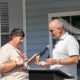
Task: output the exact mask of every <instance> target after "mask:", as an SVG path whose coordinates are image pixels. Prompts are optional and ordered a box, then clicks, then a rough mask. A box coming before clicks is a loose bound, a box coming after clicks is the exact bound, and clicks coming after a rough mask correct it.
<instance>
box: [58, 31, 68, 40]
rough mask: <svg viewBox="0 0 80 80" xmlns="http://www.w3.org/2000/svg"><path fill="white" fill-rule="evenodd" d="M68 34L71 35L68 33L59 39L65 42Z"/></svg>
mask: <svg viewBox="0 0 80 80" xmlns="http://www.w3.org/2000/svg"><path fill="white" fill-rule="evenodd" d="M68 34H69V33H68V32H66V33H65V34H64V35H63V36H61V37H60V39H59V40H64V39H65V38H66V37H67V36H68Z"/></svg>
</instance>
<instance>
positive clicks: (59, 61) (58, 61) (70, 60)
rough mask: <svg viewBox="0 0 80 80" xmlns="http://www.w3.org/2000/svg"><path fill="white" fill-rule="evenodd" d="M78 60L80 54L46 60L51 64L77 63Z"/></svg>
mask: <svg viewBox="0 0 80 80" xmlns="http://www.w3.org/2000/svg"><path fill="white" fill-rule="evenodd" d="M78 60H79V58H78V56H71V57H69V58H65V59H54V58H49V59H47V60H46V62H47V63H48V64H49V65H54V64H61V65H69V64H77V63H78Z"/></svg>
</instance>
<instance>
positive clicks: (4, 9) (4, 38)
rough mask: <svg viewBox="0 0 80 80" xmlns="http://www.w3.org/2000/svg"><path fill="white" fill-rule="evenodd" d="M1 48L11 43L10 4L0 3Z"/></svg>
mask: <svg viewBox="0 0 80 80" xmlns="http://www.w3.org/2000/svg"><path fill="white" fill-rule="evenodd" d="M0 20H1V21H0V23H1V27H0V28H1V30H0V31H1V32H0V34H1V40H0V41H1V46H2V45H4V44H5V43H7V42H8V41H9V20H8V3H0Z"/></svg>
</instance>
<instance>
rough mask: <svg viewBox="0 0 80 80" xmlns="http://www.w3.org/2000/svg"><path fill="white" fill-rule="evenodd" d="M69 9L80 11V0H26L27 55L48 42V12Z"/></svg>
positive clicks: (37, 51) (68, 10)
mask: <svg viewBox="0 0 80 80" xmlns="http://www.w3.org/2000/svg"><path fill="white" fill-rule="evenodd" d="M71 11H80V0H26V13H27V15H26V16H27V17H26V19H27V22H26V26H27V43H28V44H27V47H28V49H27V52H28V55H29V56H31V55H32V54H34V53H39V52H40V51H41V50H43V48H44V47H45V46H46V45H47V44H48V43H49V32H48V13H57V12H71ZM45 58H46V57H45ZM78 74H80V71H79V68H78Z"/></svg>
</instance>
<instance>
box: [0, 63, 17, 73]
mask: <svg viewBox="0 0 80 80" xmlns="http://www.w3.org/2000/svg"><path fill="white" fill-rule="evenodd" d="M16 65H17V64H16V62H10V63H4V64H2V65H1V66H0V72H1V73H4V72H9V71H11V70H12V69H14V68H15V67H16Z"/></svg>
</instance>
